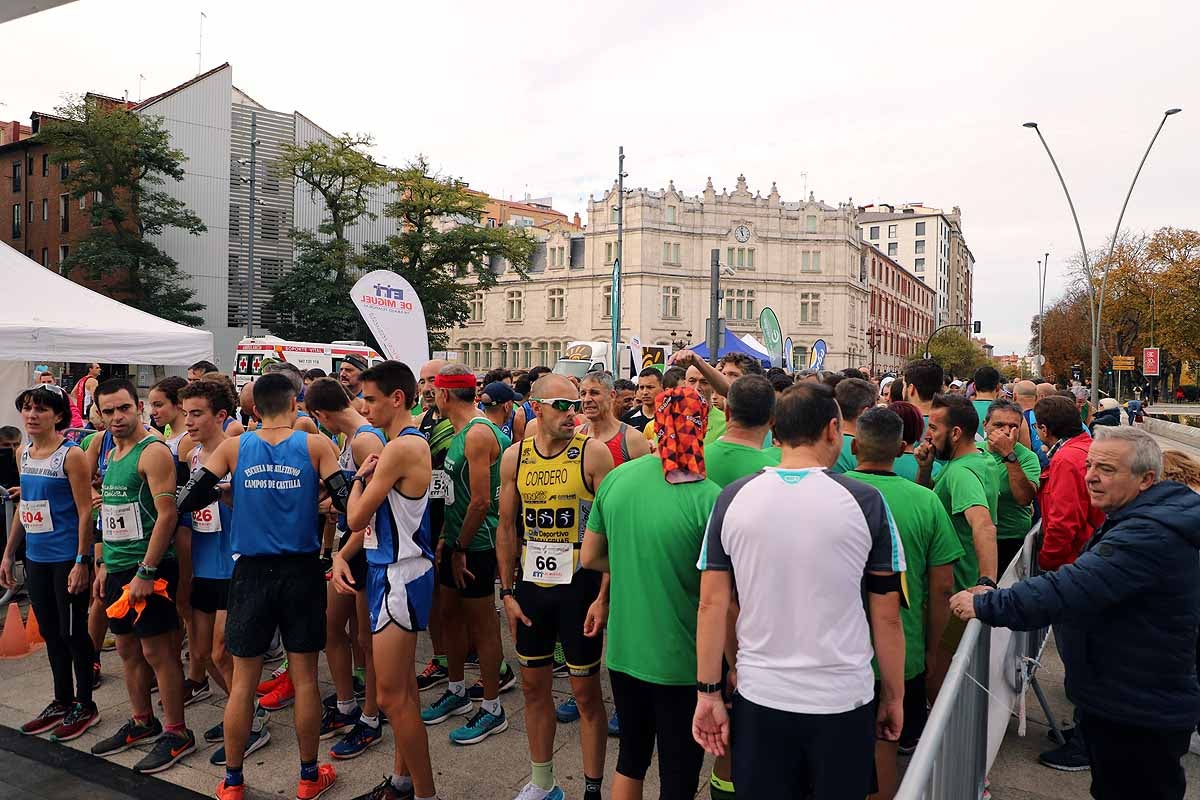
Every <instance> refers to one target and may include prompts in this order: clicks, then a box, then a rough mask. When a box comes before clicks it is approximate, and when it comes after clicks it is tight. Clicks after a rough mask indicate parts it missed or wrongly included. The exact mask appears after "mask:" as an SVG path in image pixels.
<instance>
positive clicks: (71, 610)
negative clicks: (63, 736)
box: [25, 561, 96, 706]
mask: <svg viewBox="0 0 1200 800" xmlns="http://www.w3.org/2000/svg"><path fill="white" fill-rule="evenodd" d="M74 566H75V562H73V561H56V562H53V563H49V564H39V563H37V562H36V561H26V562H25V588H26V589H27V590H28V592H29V601H30V603H32V605H33V613H34V614H36V615H37V621H38V626H39V627H40V628H41V631H42V638H43V639H45V640H46V658H48V659H49V660H50V672H51V674H52V675H53V676H54V699H55V700H57V701H59V702H60V703H73V702H79V703H83V704H84V705H85V706H90V705H92V662H93V661H95V657H96V651H95V647H94V646H93V645H92V637H91V636H89V635H88V624H87V623H88V600H89V598H90V597H91V593H90V592H89V589H90V583H91V581H90V578H91V576H90V574H89V586H88V587H87V588H85V589H84V591H82V592H80V593H79V594H69V593H68V592H67V576H68V575H70V574H71V569H72V568H73V567H74ZM72 665H73V666H74V668H75V682H74V683H72V682H71V668H72Z"/></svg>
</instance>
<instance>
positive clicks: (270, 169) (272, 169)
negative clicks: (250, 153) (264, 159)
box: [262, 164, 279, 194]
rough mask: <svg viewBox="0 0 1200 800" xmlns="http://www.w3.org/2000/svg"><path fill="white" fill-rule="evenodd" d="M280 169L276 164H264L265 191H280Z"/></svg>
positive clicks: (263, 180) (263, 188)
mask: <svg viewBox="0 0 1200 800" xmlns="http://www.w3.org/2000/svg"><path fill="white" fill-rule="evenodd" d="M278 169H279V167H278V166H276V165H275V164H263V179H262V190H263V191H264V192H272V193H275V194H278V192H279V172H278V171H277V170H278Z"/></svg>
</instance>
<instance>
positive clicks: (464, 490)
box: [442, 417, 512, 551]
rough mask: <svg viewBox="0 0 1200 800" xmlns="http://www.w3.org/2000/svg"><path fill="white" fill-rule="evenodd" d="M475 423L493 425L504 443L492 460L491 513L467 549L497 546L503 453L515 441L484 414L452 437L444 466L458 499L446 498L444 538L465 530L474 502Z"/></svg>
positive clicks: (443, 526) (486, 548)
mask: <svg viewBox="0 0 1200 800" xmlns="http://www.w3.org/2000/svg"><path fill="white" fill-rule="evenodd" d="M475 425H487V426H488V427H489V428H491V429H492V433H494V434H495V435H496V441H497V442H499V443H500V453H498V454H497V455H496V460H495V461H493V462H492V466H491V469H490V473H491V475H490V478H491V479H490V489H489V491H490V492H491V495H492V497H491V503H490V505H489V506H488V511H487V515H486V516H484V518H483V522H482V523H481V524H480V525H479V530H477V531H476V532H475V537H474V538H473V539H471V542H470V544H468V545H467V549H468V550H472V551H483V550H494V549H496V525H497V524H498V523H499V520H500V455H501V454H503V453H504V449H505V448H506V447H508V446H509V445H510V444H512V440H511V439H509V438H508V437H507V436H505V435H504V432H503V431H501V430H500V429H499V428H497V427H496V426H495V425H494V424H493V423H492V422H491V421H490V420H487V419H484V418H483V417H475V418H474V419H472V420H471V421H470V422H468V423H467V424H466V425H465V426H463V429H462V430H461V431H459V432H458V433H456V434H454V438H453V439H451V440H450V449H448V450H447V451H446V462H445V464H444V465H443V466H444V468H445V470H446V475H447V476H448V477H449V478H450V485H451V486H452V487H453V492H454V499H453V501H450V500H447V502H446V516H445V521H444V523H443V525H442V538H443V539H449V538H450V537H454V538H457V537H458V535H459V533H460V532H461V531H462V524H463V520H464V519H465V518H466V516H467V506H468V505H469V504H470V502H471V472H470V469H469V468H468V466H467V456H466V445H467V431H469V430H471V428H473V427H474V426H475Z"/></svg>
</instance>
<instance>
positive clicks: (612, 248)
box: [604, 242, 617, 264]
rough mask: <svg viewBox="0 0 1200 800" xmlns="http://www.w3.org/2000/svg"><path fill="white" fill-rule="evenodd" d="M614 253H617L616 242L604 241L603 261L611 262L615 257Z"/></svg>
mask: <svg viewBox="0 0 1200 800" xmlns="http://www.w3.org/2000/svg"><path fill="white" fill-rule="evenodd" d="M616 255H617V243H616V242H605V243H604V263H605V264H611V263H613V259H614V258H616Z"/></svg>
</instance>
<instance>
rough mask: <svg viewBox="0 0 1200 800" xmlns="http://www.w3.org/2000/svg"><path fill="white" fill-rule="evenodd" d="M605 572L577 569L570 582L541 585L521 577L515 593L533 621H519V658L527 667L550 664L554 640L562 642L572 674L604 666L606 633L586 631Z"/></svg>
mask: <svg viewBox="0 0 1200 800" xmlns="http://www.w3.org/2000/svg"><path fill="white" fill-rule="evenodd" d="M602 577H603V576H602V575H601V574H600V573H599V572H595V571H594V570H590V569H581V570H579V571H578V572H576V573H575V576H574V577H573V578H572V579H571V582H570V583H567V584H563V585H561V586H538V585H537V584H536V583H530V582H529V581H518V582H517V586H516V589H515V590H514V596H515V597H516V600H517V602H518V603H520V605H521V611H522V612H523V613H524V614H525V616H527V617H529V621H530V622H532V623H533V624H532V625H525V624H519V625H517V643H516V644H517V658H518V659H520V661H521V666H523V667H532V668H537V667H549V666H550V665H551V664H552V663H553V662H554V643H555V642H556V641H560V642H562V646H563V653H564V654H565V655H566V657H567V667H568V668H569V669H570V670H571V675H572V677H576V678H586V677H588V676H589V675H595V674H596V673H597V672H599V670H600V655H601V651H602V650H603V647H604V636H603V635H601V634H597V635H596V636H584V635H583V623H584V621H585V620H586V619H587V613H588V608H590V607H591V605H592V603H594V602H595V601H596V597H598V596H599V594H600V582H601V579H602Z"/></svg>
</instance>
